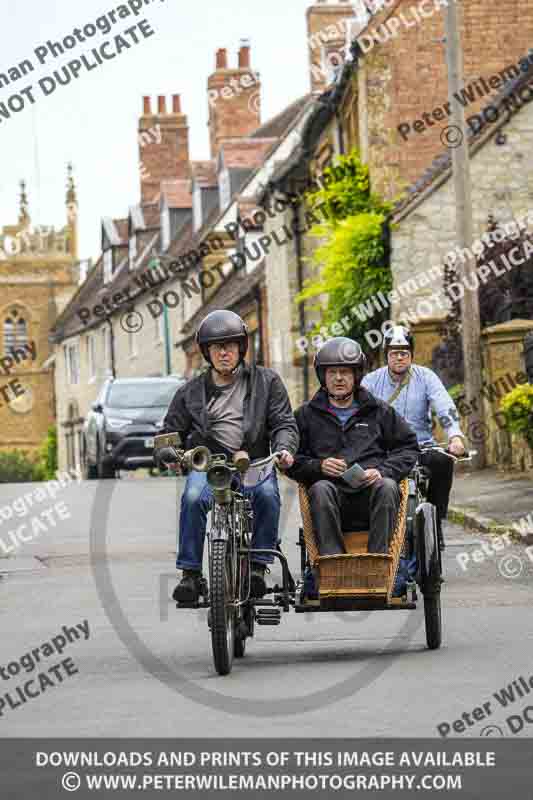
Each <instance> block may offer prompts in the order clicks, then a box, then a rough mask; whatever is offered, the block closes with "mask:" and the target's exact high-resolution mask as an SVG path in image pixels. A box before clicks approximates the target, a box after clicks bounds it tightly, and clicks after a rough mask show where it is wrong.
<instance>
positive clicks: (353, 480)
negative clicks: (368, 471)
mask: <svg viewBox="0 0 533 800" xmlns="http://www.w3.org/2000/svg"><path fill="white" fill-rule="evenodd" d="M341 478H342V479H343V480H344V481H346V483H347V484H348V485H349V486H351V487H352V489H358V488H359V486H361V484H362V483H364V481H365V480H366V475H365V471H364V469H363V468H362V467H360V466H359V464H352V466H351V467H350V468H349V469H347V470H346V471H345V472H343V473H342V474H341Z"/></svg>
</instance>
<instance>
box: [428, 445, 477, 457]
mask: <svg viewBox="0 0 533 800" xmlns="http://www.w3.org/2000/svg"><path fill="white" fill-rule="evenodd" d="M420 449H421V450H422V452H423V453H427V452H429V451H430V450H433V451H435V452H437V453H443V454H444V455H445V456H448V458H451V459H452V460H453V461H472V458H473V457H474V456H477V450H465V452H464V455H462V456H454V454H453V453H450V452H449V451H448V450H447V449H446V447H445V446H444V445H443V444H428V445H423V444H422V445H420Z"/></svg>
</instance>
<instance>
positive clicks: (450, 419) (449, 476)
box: [363, 325, 465, 549]
mask: <svg viewBox="0 0 533 800" xmlns="http://www.w3.org/2000/svg"><path fill="white" fill-rule="evenodd" d="M414 348H415V343H414V338H413V335H412V334H411V332H410V331H409V330H408V329H407V328H405V327H404V326H403V325H394V326H393V327H392V328H389V330H387V332H386V333H385V334H384V337H383V349H384V352H385V359H386V362H387V366H385V367H381V368H380V369H376V370H374V371H373V372H370V373H368V374H367V375H366V376H365V377H364V379H363V386H364V387H365V388H366V389H368V391H369V392H372V394H374V395H375V396H376V397H379V398H380V399H381V400H385V401H386V402H387V403H390V404H391V405H392V406H393V408H395V409H396V411H397V412H398V413H399V414H401V415H402V417H403V418H404V419H406V420H407V422H408V423H409V425H411V427H412V428H413V430H414V431H415V433H416V435H417V438H418V443H419V445H421V446H422V445H424V444H435V440H434V438H433V434H432V430H431V409H433V410H434V411H435V413H436V415H437V418H438V420H439V422H440V424H441V426H442V427H443V428H444V430H445V431H446V433H447V436H448V450H449V452H450V453H452V454H453V455H454V456H462V455H463V454H464V453H465V447H464V435H463V433H462V432H461V428H460V426H459V422H458V420H459V414H458V413H457V409H456V407H455V403H454V402H453V400H452V398H451V397H450V395H449V394H448V392H447V391H446V389H445V387H444V385H443V383H442V382H441V380H440V378H439V377H438V376H437V375H436V374H435V373H434V372H433V370H431V369H429V368H428V367H421V366H419V365H417V364H414V363H413V355H414ZM420 463H422V464H424V465H425V466H427V467H428V469H429V470H430V472H431V478H430V482H429V491H428V498H427V499H428V501H429V502H430V503H432V504H433V505H434V506H436V509H437V528H438V535H439V540H440V545H441V549H443V548H444V546H445V543H444V537H443V533H442V520H443V519H445V518H446V515H447V513H448V501H449V498H450V492H451V488H452V482H453V461H452V459H451V458H448V456H445V455H444V454H443V453H439V452H435V451H427V452H425V453H423V454H422V455H421V457H420Z"/></svg>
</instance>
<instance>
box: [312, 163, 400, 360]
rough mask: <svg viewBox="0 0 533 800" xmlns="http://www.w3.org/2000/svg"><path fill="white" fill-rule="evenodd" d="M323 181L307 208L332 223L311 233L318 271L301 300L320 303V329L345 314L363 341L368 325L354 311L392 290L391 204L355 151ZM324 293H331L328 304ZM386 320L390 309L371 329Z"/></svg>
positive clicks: (351, 332) (354, 333)
mask: <svg viewBox="0 0 533 800" xmlns="http://www.w3.org/2000/svg"><path fill="white" fill-rule="evenodd" d="M322 180H323V187H322V188H321V189H319V190H318V191H314V192H308V193H307V194H306V195H305V202H306V207H307V208H308V209H309V210H310V211H311V212H312V213H315V212H316V213H315V216H318V213H320V215H321V216H322V217H323V218H325V219H326V220H327V221H326V222H321V223H318V224H316V225H314V226H313V227H312V228H311V230H310V231H309V235H310V236H311V237H313V238H316V239H318V240H319V241H320V244H319V245H318V246H317V248H316V249H315V251H314V252H313V255H312V256H311V257H309V258H307V259H306V261H308V262H309V263H310V264H312V266H313V272H314V274H313V277H311V278H309V279H308V280H307V281H306V282H305V284H304V289H303V290H302V291H301V292H300V293H299V294H298V295H297V297H296V302H297V303H302V302H305V301H313V300H316V301H317V302H316V303H311V304H310V305H309V306H308V307H309V308H310V309H311V310H314V311H318V312H319V314H320V322H319V323H318V325H317V326H316V330H318V329H319V328H320V327H321V326H326V327H329V326H330V325H332V324H333V323H336V322H340V321H341V320H342V319H343V318H344V319H345V320H349V326H350V327H349V328H348V329H347V328H346V325H345V326H344V327H345V331H346V333H345V335H346V336H350V337H351V338H354V339H357V340H358V341H359V342H360V343H361V345H364V344H365V342H364V340H363V335H364V333H365V330H366V329H367V327H368V323H363V322H361V321H360V320H359V319H357V317H355V316H353V309H354V308H355V307H357V306H358V305H359V304H360V303H363V302H365V301H368V299H369V298H370V297H372V295H375V294H377V292H379V291H381V292H383V293H384V294H386V293H387V292H388V291H390V289H391V288H392V275H391V271H390V267H389V259H388V238H387V235H388V232H387V219H388V217H389V215H390V212H391V209H392V203H387V202H385V201H384V200H382V199H381V198H380V197H379V196H378V195H376V194H374V193H373V192H372V191H371V188H370V177H369V170H368V167H367V166H366V165H365V164H363V163H362V162H361V160H360V158H359V154H358V153H357V151H356V150H353V151H352V152H351V153H349V154H348V155H346V156H340V157H339V158H338V159H337V162H336V164H334V165H333V166H330V167H328V168H327V169H326V170H324V174H323V179H322ZM323 295H327V298H328V299H327V303H326V304H324V303H323ZM385 319H386V316H385V313H384V312H379V313H378V315H375V316H374V317H373V319H372V327H379V325H380V323H381V322H383V321H384V320H385Z"/></svg>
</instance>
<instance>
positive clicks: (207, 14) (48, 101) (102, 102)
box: [0, 0, 311, 258]
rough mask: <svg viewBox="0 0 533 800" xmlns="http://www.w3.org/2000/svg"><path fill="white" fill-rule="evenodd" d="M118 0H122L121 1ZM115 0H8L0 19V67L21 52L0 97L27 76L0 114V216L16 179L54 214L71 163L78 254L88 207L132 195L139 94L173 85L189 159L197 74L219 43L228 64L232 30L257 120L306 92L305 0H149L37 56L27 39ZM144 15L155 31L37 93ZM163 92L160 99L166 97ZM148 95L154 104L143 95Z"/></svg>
mask: <svg viewBox="0 0 533 800" xmlns="http://www.w3.org/2000/svg"><path fill="white" fill-rule="evenodd" d="M124 1H125V2H126V3H127V0H124ZM120 4H121V3H120V1H114V0H111V1H109V0H108V2H102V0H91V2H89V3H87V2H85V1H82V0H46V1H45V2H43V0H17V2H16V3H10V4H9V13H7V12H6V13H4V15H3V19H2V48H1V56H0V73H4V74H6V73H7V72H8V70H9V68H11V67H14V66H16V65H17V64H19V63H20V62H21V61H23V60H24V59H26V58H28V59H30V60H31V62H32V63H33V65H34V66H35V71H34V72H31V73H29V74H28V75H27V76H26V77H22V78H21V79H20V80H17V81H15V82H13V83H11V84H10V85H9V86H5V87H3V88H0V104H1V103H2V102H7V101H8V99H9V98H10V97H11V96H12V95H13V94H19V93H20V90H21V89H24V88H25V87H26V86H30V85H32V86H33V87H34V88H33V95H34V98H35V103H34V104H33V105H32V104H31V103H30V102H29V100H28V101H27V104H26V107H25V108H24V109H23V110H22V111H20V112H19V113H13V114H12V116H11V118H10V119H8V120H6V119H4V118H3V117H2V116H0V153H1V156H0V158H1V166H2V172H1V179H0V225H6V224H12V223H14V222H16V220H17V214H18V195H19V187H18V182H19V180H20V179H21V178H24V179H25V180H26V181H27V184H28V195H29V202H30V213H31V216H32V222H33V223H34V224H45V225H55V226H56V227H61V226H62V225H63V224H64V222H65V207H64V202H65V191H66V189H65V185H66V164H67V162H68V161H69V160H71V161H72V163H73V165H74V171H75V178H76V184H77V188H78V202H79V213H80V256H81V257H82V258H88V257H90V256H92V257H97V256H98V253H99V234H100V217H102V216H113V217H122V216H126V215H127V210H128V207H129V206H130V205H133V204H134V203H136V202H138V200H139V177H138V150H137V122H138V117H139V115H140V112H141V111H142V96H143V95H152V97H155V96H156V95H158V94H166V95H167V96H168V98H170V95H171V94H181V97H182V110H183V112H184V113H186V114H187V116H188V121H189V131H190V154H191V158H192V159H206V158H209V149H208V136H207V111H208V105H207V86H206V84H207V77H208V75H209V74H210V73H211V72H212V71H213V70H214V64H215V51H216V50H217V49H218V48H219V47H226V48H227V49H228V54H229V59H230V66H233V65H235V66H236V63H237V62H236V59H237V51H238V48H239V42H240V39H242V38H249V39H250V40H251V45H252V68H253V69H254V70H259V71H260V73H261V81H262V111H263V120H266V119H268V118H269V117H271V116H272V115H274V114H276V113H277V112H278V111H280V110H281V109H283V108H284V107H285V106H286V105H288V104H289V103H290V102H292V101H293V100H294V99H296V98H297V97H299V96H301V95H302V94H305V93H306V92H307V91H309V71H308V65H307V50H306V21H305V11H306V9H307V7H308V6H309V5H310V4H311V0H268V2H265V3H259V2H254V3H252V2H248V1H247V0H203V2H184V0H153V3H152V5H148V6H146V7H145V8H144V10H143V11H142V12H141V13H140V15H139V16H138V17H136V18H134V17H133V16H132V17H128V18H127V19H126V18H125V19H122V20H119V21H118V24H117V25H115V26H113V28H112V30H111V32H110V33H108V34H107V35H104V34H101V33H100V34H98V35H97V36H95V37H93V38H92V39H90V40H88V41H86V42H85V43H80V44H77V45H76V47H75V48H73V49H72V50H71V51H69V53H68V58H67V57H66V56H63V57H59V58H57V59H54V58H52V57H50V58H49V59H48V60H47V61H46V63H45V64H43V65H39V62H38V59H37V58H36V56H35V53H34V51H35V49H36V48H37V47H39V46H41V45H45V44H46V42H47V40H49V39H50V40H53V41H58V40H59V41H61V40H63V39H64V37H65V36H67V35H69V34H70V33H71V32H72V30H73V29H74V28H83V26H84V25H86V24H87V23H93V24H94V22H95V21H96V19H97V18H98V17H99V16H100V15H102V14H105V13H106V12H108V11H110V10H112V9H116V8H118V6H119V5H120ZM143 18H146V19H147V20H148V21H149V23H150V25H151V27H152V28H153V29H154V31H155V35H154V36H152V37H151V38H148V39H143V38H142V34H140V33H139V38H140V43H139V44H137V45H132V47H131V49H130V50H124V51H123V52H122V53H120V55H118V56H117V57H116V58H115V59H113V60H111V61H104V63H103V64H102V65H101V66H99V67H98V68H96V69H94V70H92V71H91V72H87V71H85V69H83V70H82V71H81V73H80V75H79V77H78V79H77V80H76V81H75V82H71V83H70V84H69V85H68V86H59V87H58V88H57V89H56V91H55V92H54V93H53V94H52V95H50V96H48V97H46V96H44V95H43V93H42V91H41V90H40V89H39V87H38V85H37V84H38V81H39V79H40V78H42V77H43V76H45V75H51V74H52V73H53V71H54V70H55V69H57V68H58V67H61V66H63V65H64V64H65V63H67V61H69V60H71V59H73V58H76V57H79V56H80V55H81V54H83V53H86V52H87V51H90V50H91V48H92V47H94V46H95V45H97V44H101V43H102V42H103V41H105V40H106V39H112V38H113V36H114V34H117V33H121V32H122V31H123V30H125V29H126V28H128V27H130V26H131V25H133V24H135V23H136V22H139V21H140V20H142V19H143ZM169 102H170V99H168V100H167V107H168V104H169ZM153 105H154V104H153Z"/></svg>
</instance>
